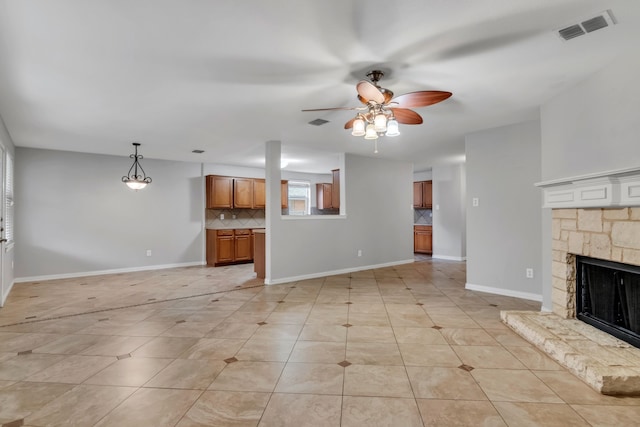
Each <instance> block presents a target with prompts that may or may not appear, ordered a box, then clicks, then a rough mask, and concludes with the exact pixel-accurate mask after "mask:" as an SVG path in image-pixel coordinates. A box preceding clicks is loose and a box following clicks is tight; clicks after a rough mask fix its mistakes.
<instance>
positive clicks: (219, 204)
mask: <svg viewBox="0 0 640 427" xmlns="http://www.w3.org/2000/svg"><path fill="white" fill-rule="evenodd" d="M206 182H207V208H209V209H211V208H213V209H231V208H233V178H231V177H228V176H216V175H207V181H206Z"/></svg>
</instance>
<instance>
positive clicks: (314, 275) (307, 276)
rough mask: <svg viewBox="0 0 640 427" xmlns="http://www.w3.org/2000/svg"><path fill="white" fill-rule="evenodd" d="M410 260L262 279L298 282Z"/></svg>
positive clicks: (275, 281) (408, 260) (277, 281)
mask: <svg viewBox="0 0 640 427" xmlns="http://www.w3.org/2000/svg"><path fill="white" fill-rule="evenodd" d="M412 262H415V260H414V259H413V258H412V259H405V260H402V261H393V262H386V263H382V264H375V265H363V266H360V267H352V268H343V269H340V270H332V271H323V272H320V273H311V274H303V275H301V276H291V277H284V278H282V279H265V280H264V284H265V285H279V284H281V283H291V282H298V281H300V280H308V279H317V278H318V277H327V276H335V275H338V274H347V273H353V272H356V271H362V270H371V269H374V268H384V267H393V266H394V265H402V264H410V263H412Z"/></svg>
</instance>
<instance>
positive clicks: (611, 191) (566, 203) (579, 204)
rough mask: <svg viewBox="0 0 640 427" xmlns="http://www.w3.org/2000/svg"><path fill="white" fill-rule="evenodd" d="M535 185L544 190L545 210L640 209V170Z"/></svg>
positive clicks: (604, 173)
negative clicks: (632, 207) (628, 207)
mask: <svg viewBox="0 0 640 427" xmlns="http://www.w3.org/2000/svg"><path fill="white" fill-rule="evenodd" d="M535 185H536V187H540V188H542V190H543V194H544V197H543V200H544V201H543V206H542V207H543V208H558V209H564V208H606V207H627V206H640V168H633V169H621V170H616V171H609V172H601V173H594V174H589V175H581V176H576V177H571V178H562V179H556V180H552V181H544V182H539V183H537V184H535Z"/></svg>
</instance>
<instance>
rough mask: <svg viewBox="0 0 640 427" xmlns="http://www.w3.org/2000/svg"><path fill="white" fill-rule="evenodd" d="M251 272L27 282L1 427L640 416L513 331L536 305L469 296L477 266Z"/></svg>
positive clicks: (631, 404) (603, 421)
mask: <svg viewBox="0 0 640 427" xmlns="http://www.w3.org/2000/svg"><path fill="white" fill-rule="evenodd" d="M253 277H254V273H253V270H252V266H251V265H240V266H232V267H219V268H215V269H212V268H204V267H202V268H200V267H194V268H179V269H172V270H158V271H150V272H139V273H130V274H117V275H109V276H96V277H85V278H77V279H67V280H55V281H48V282H42V283H24V284H17V285H15V287H14V289H13V291H12V293H11V295H10V297H9V299H8V301H7V304H6V306H5V307H4V308H2V309H0V425H2V426H19V425H25V426H67V425H73V426H93V425H98V426H119V427H121V426H136V427H140V426H150V427H158V426H178V427H188V426H189V427H193V426H225V427H226V426H256V425H258V426H278V427H283V426H295V427H301V426H313V427H318V426H344V427H350V426H367V427H372V426H403V427H407V426H479V425H482V426H563V427H564V426H573V425H581V426H585V425H591V426H632V425H640V398H616V397H610V396H602V395H599V394H598V393H596V392H594V391H593V390H592V389H590V388H589V387H588V386H586V385H585V384H584V383H582V382H581V381H580V380H578V379H577V378H575V377H574V376H573V375H572V374H570V373H569V372H568V371H566V370H565V369H563V368H562V367H560V366H559V365H557V364H556V363H555V362H554V361H552V360H551V359H550V358H548V357H547V356H546V355H544V354H542V353H540V352H539V351H538V350H537V349H536V348H534V347H533V346H532V345H530V344H529V343H527V342H526V341H524V340H523V339H521V338H520V337H519V336H518V335H516V334H515V333H513V332H512V331H511V330H510V329H508V328H507V327H506V326H505V325H503V324H502V323H501V322H500V320H499V311H500V310H535V311H537V310H539V304H537V303H533V302H531V301H524V300H518V299H515V298H508V297H503V296H496V295H489V294H483V293H479V292H472V291H467V290H465V289H464V283H465V264H464V263H460V262H447V261H436V260H432V259H430V258H428V257H420V258H418V261H417V262H416V263H414V264H409V265H403V266H398V267H395V268H384V269H378V270H370V271H363V272H359V273H353V274H351V275H342V276H332V277H327V278H322V279H314V280H306V281H301V282H296V283H289V284H284V285H273V286H267V287H265V286H262V285H261V284H260V283H259V282H258V281H257V280H256V279H254V278H253Z"/></svg>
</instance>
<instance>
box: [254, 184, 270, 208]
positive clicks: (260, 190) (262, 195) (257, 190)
mask: <svg viewBox="0 0 640 427" xmlns="http://www.w3.org/2000/svg"><path fill="white" fill-rule="evenodd" d="M266 199H267V198H266V186H265V181H264V179H254V180H253V209H264V207H265V204H266Z"/></svg>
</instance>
